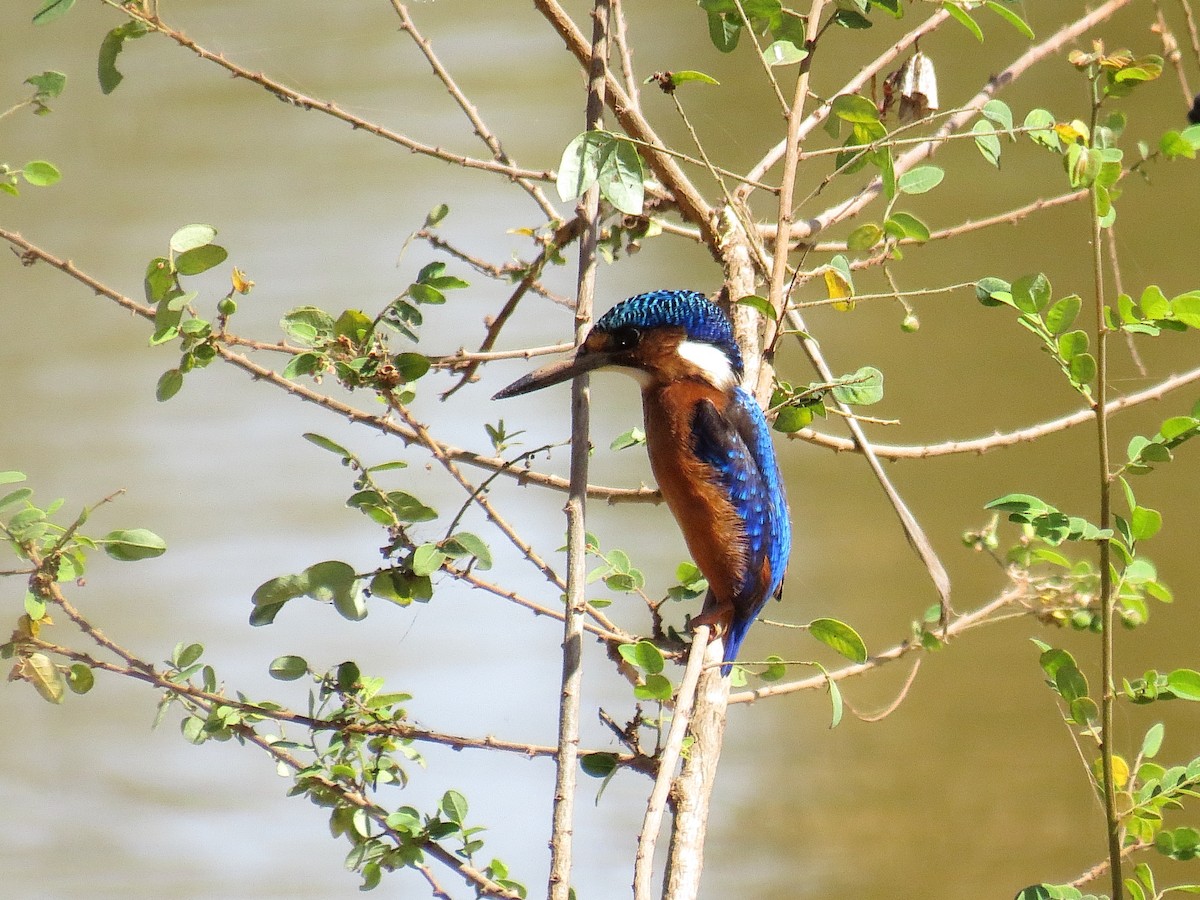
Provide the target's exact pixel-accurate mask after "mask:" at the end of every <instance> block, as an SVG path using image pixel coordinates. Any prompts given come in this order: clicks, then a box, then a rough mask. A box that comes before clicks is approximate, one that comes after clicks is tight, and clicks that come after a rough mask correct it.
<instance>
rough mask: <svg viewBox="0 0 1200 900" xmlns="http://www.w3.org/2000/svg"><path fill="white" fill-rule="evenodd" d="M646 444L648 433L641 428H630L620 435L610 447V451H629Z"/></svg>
mask: <svg viewBox="0 0 1200 900" xmlns="http://www.w3.org/2000/svg"><path fill="white" fill-rule="evenodd" d="M644 443H646V432H644V431H642V429H640V428H636V427H635V428H630V429H629V430H628V431H624V432H622V433H621V434H618V435H617V436H616V437H615V438H613V441H612V443H611V444H609V445H608V449H609V450H627V449H628V448H630V447H640V446H641V445H642V444H644Z"/></svg>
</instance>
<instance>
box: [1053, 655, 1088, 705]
mask: <svg viewBox="0 0 1200 900" xmlns="http://www.w3.org/2000/svg"><path fill="white" fill-rule="evenodd" d="M1054 688H1055V690H1057V691H1058V693H1059V694H1060V695H1061V696H1062V698H1063V699H1064V700H1065V701H1067V703H1071V702H1073V701H1075V700H1078V699H1079V698H1081V697H1086V696H1087V695H1088V683H1087V678H1085V677H1084V675H1083V673H1082V672H1080V671H1079V669H1078V668H1076V667H1075V666H1073V665H1070V664H1069V663H1068V664H1066V665H1062V666H1059V667H1058V670H1057V671H1056V672H1055V673H1054Z"/></svg>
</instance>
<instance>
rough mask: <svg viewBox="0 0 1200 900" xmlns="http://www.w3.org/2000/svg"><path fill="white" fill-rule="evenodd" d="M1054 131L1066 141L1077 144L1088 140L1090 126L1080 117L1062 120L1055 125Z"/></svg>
mask: <svg viewBox="0 0 1200 900" xmlns="http://www.w3.org/2000/svg"><path fill="white" fill-rule="evenodd" d="M1054 131H1055V132H1056V133H1057V134H1058V136H1059V137H1060V138H1062V140H1063V142H1064V143H1067V144H1075V143H1079V142H1080V141H1082V142H1084V143H1086V142H1087V133H1088V128H1087V126H1086V125H1084V124H1083V123H1082V122H1080V121H1079V120H1078V119H1076V120H1075V121H1073V122H1062V123H1059V124H1058V125H1055V126H1054Z"/></svg>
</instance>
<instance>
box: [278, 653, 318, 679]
mask: <svg viewBox="0 0 1200 900" xmlns="http://www.w3.org/2000/svg"><path fill="white" fill-rule="evenodd" d="M268 671H269V672H270V673H271V677H272V678H274V679H275V680H276V681H295V680H296V679H297V678H303V677H304V676H305V675H307V674H308V662H307V661H306V660H305V659H304V657H303V656H277V657H275V658H274V659H273V660H271V666H270V668H269V669H268Z"/></svg>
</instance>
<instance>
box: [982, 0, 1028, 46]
mask: <svg viewBox="0 0 1200 900" xmlns="http://www.w3.org/2000/svg"><path fill="white" fill-rule="evenodd" d="M983 5H984V6H986V7H987V8H988V9H990V10H991V11H992V12H994V13H995V14H996V15H998V16H999V17H1000V18H1002V19H1003V20H1004V21H1005V22H1007V23H1008V24H1009V25H1011V26H1012V27H1013V28H1015V29H1017V31H1019V32H1021V34H1023V35H1025V37H1027V38H1029V40H1031V41H1032V40H1033V29H1032V28H1030V27H1029V25H1028V24H1026V22H1025V20H1024V19H1022V18H1021V17H1020V16H1018V15H1017V14H1016V13H1015V12H1013V11H1012V10H1011V9H1009V8H1008V7H1007V6H1002V5H1001V4H999V3H997V2H996V0H985V2H984V4H983Z"/></svg>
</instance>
